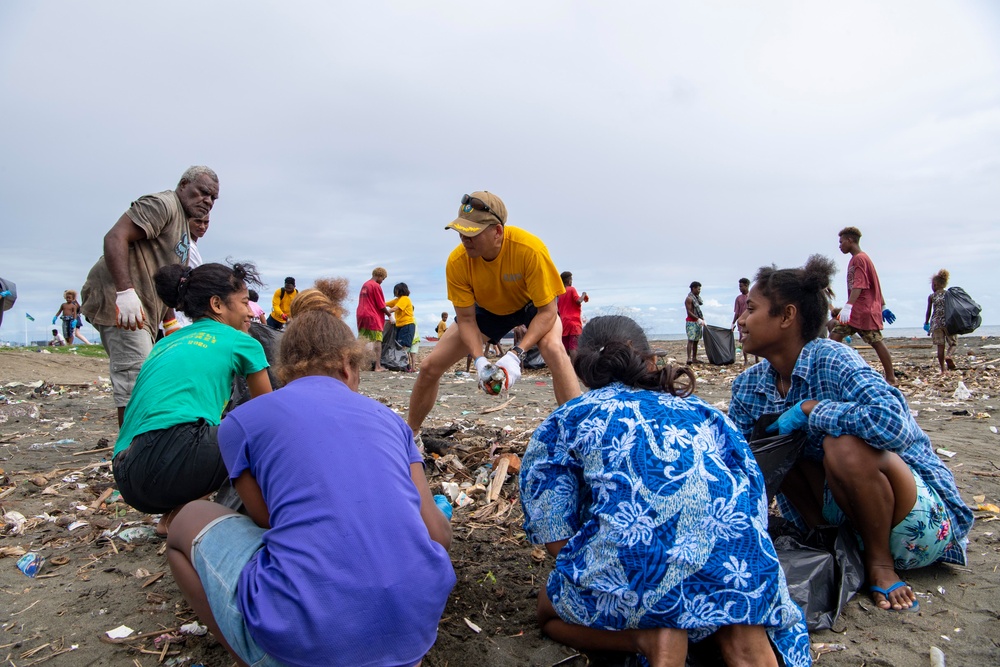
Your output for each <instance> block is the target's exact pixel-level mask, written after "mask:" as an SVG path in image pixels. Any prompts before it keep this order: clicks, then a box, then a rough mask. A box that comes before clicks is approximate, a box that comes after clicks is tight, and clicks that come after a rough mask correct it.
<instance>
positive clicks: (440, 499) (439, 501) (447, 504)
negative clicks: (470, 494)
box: [434, 493, 454, 521]
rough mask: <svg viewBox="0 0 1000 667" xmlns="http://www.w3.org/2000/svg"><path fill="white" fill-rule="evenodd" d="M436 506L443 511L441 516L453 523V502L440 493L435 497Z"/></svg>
mask: <svg viewBox="0 0 1000 667" xmlns="http://www.w3.org/2000/svg"><path fill="white" fill-rule="evenodd" d="M434 504H435V505H437V508H438V509H439V510H441V514H444V517H445V518H446V519H448V521H451V515H452V513H453V512H454V509H453V508H452V506H451V501H449V500H448V496H443V495H441V494H440V493H439V494H437V495H436V496H434Z"/></svg>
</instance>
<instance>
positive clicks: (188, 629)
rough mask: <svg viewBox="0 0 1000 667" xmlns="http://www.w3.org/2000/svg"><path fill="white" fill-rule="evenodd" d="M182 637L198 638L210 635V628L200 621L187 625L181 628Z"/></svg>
mask: <svg viewBox="0 0 1000 667" xmlns="http://www.w3.org/2000/svg"><path fill="white" fill-rule="evenodd" d="M181 634H182V635H196V636H198V637H200V636H202V635H206V634H208V626H205V625H202V624H201V623H199V622H198V621H192V622H191V623H185V624H184V625H182V626H181Z"/></svg>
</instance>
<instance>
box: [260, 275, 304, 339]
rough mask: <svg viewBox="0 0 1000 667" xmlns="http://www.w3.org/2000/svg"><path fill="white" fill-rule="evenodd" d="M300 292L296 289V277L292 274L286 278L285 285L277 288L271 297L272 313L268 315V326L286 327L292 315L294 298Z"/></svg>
mask: <svg viewBox="0 0 1000 667" xmlns="http://www.w3.org/2000/svg"><path fill="white" fill-rule="evenodd" d="M298 293H299V291H298V290H297V289H295V278H293V277H291V276H288V277H287V278H285V286H284V287H279V288H278V289H276V290H275V291H274V296H273V297H272V298H271V314H270V315H268V316H267V326H269V327H271V328H272V329H274V330H275V331H281V330H282V329H284V328H285V325H286V324H288V318H289V317H291V312H292V299H294V298H295V297H296V296H297V295H298Z"/></svg>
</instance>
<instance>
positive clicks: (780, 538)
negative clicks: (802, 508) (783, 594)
mask: <svg viewBox="0 0 1000 667" xmlns="http://www.w3.org/2000/svg"><path fill="white" fill-rule="evenodd" d="M768 532H769V533H771V539H772V540H773V541H774V549H775V551H776V552H777V554H778V561H779V562H780V563H781V569H782V570H783V571H784V573H785V580H786V581H787V583H788V593H789V595H791V597H792V599H793V600H795V603H796V604H798V605H799V606H800V607H802V611H803V613H804V614H805V616H806V627H808V628H809V631H810V632H812V631H815V630H828V629H830V628H832V627H833V624H834V623H835V622H836V620H837V618H838V617H839V616H840V612H841V610H842V609H843V608H844V605H845V604H847V602H848V601H849V600H850V599H851V598H852V597H854V594H855V593H857V592H858V591H859V590H861V585H862V583H864V580H865V566H864V561H863V560H862V558H861V551H860V549H859V548H858V542H857V539H856V538H855V536H854V532H853V530H852V529H851V528H850V526H849V525H846V524H845V525H843V526H818V527H816V528H815V529H813V530H812V531H811V532H810V533H809V534H808V535H805V536H803V535H801V534H800V533H799V532H798V531H797V530H796V529H795V527H794V526H793V525H792V524H791V523H789V522H787V521H785V520H783V519H780V518H778V517H772V521H771V525H770V526H769V527H768Z"/></svg>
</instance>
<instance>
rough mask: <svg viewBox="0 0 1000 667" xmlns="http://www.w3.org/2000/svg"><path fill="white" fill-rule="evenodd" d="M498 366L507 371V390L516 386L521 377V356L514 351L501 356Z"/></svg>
mask: <svg viewBox="0 0 1000 667" xmlns="http://www.w3.org/2000/svg"><path fill="white" fill-rule="evenodd" d="M497 366H499V367H500V368H502V369H504V370H505V371H507V386H506V387H504V389H505V390H507V389H510V388H511V387H513V386H514V383H515V382H517V381H518V380H520V379H521V357H519V356H517V354H516V353H515V352H513V351H511V352H508V353H507V354H505V355H503V356H502V357H500V361H498V362H497Z"/></svg>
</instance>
